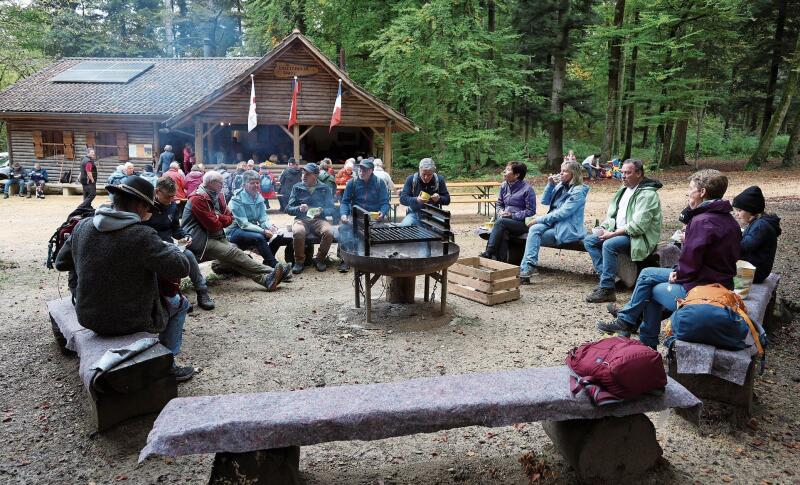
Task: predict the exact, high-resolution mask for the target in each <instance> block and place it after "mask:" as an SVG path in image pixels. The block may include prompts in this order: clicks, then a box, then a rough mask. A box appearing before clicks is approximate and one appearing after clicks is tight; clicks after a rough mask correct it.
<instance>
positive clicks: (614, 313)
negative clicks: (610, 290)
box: [606, 303, 619, 318]
mask: <svg viewBox="0 0 800 485" xmlns="http://www.w3.org/2000/svg"><path fill="white" fill-rule="evenodd" d="M606 311H607V312H608V313H610V314H611V316H612V317H614V318H617V314H618V313H619V307H618V306H617V304H616V303H609V304H608V305H606Z"/></svg>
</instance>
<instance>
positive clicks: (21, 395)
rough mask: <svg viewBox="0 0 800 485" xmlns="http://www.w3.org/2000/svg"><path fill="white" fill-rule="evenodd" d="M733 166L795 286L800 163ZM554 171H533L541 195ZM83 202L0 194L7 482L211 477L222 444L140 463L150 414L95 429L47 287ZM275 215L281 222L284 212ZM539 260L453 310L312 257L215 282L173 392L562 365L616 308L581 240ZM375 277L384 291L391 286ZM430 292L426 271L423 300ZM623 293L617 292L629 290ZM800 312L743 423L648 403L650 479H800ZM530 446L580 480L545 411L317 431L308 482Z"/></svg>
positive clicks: (519, 477) (552, 476) (465, 213)
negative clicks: (368, 290) (368, 430)
mask: <svg viewBox="0 0 800 485" xmlns="http://www.w3.org/2000/svg"><path fill="white" fill-rule="evenodd" d="M688 174H689V172H688V171H684V170H679V171H673V172H668V173H664V174H663V177H662V180H663V182H664V184H665V187H664V188H663V189H661V191H660V192H659V193H660V196H661V200H662V204H663V209H664V214H665V217H664V229H663V233H662V240H666V239H667V238H668V237H669V236H670V235H671V234H672V232H674V230H675V229H676V228H678V225H679V224H678V222H677V215H678V213H679V212H680V210H681V209H682V208H683V207H684V205H685V197H684V195H685V192H686V177H687V176H688ZM730 176H731V186H730V187H729V190H728V196H729V197H732V196H733V195H735V194H737V193H738V192H740V191H741V190H742V189H744V188H745V187H747V186H749V185H753V184H758V185H760V186H761V187H762V189H763V191H764V193H765V194H766V195H767V196H768V202H767V207H768V210H769V211H774V212H777V213H778V214H779V215H780V216H781V217H782V218H783V220H782V226H783V236H782V237H781V238H780V240H779V254H778V258H777V261H776V264H775V271H777V272H779V273H782V274H783V280H782V282H781V285H780V289H779V294H780V295H781V296H782V297H783V298H785V299H787V300H792V301H795V302H797V301H800V258H798V257H797V255H798V254H800V240H798V234H800V191H799V190H798V186H800V170H791V171H787V170H780V169H777V168H775V169H773V168H770V169H766V170H762V171H759V172H733V173H730ZM542 184H543V179H537V180H536V185H535V186H536V189H537V192H538V193H539V195H541V190H542ZM591 187H592V190H591V192H590V194H589V201H588V203H587V207H586V221H587V226H588V225H589V224H590V221H594V219H595V218H601V219H602V217H603V214H604V211H605V207H606V204H607V202H608V200H609V198H610V196H611V194H612V193H613V191H614V190H615V189H616V188H617V187H618V185H617V183H616V182H613V181H603V182H593V183H592V185H591ZM98 201H99V199H98ZM78 202H79V198H78V197H62V196H49V197H47V199H45V200H36V199H21V198H17V197H13V198H11V199H9V200H0V220H2V221H3V225H2V227H1V228H0V322H3V323H2V338H0V415H2V422H0V443H2V446H0V482H2V483H70V484H89V483H98V484H99V483H114V482H120V481H126V480H127V481H128V482H129V483H206V482H207V480H208V476H209V472H210V469H211V464H212V461H213V456H211V455H195V456H184V457H178V458H155V459H149V460H147V461H146V462H144V463H143V464H141V465H140V464H137V455H138V453H139V450H140V449H141V448H142V447H143V446H144V443H145V439H146V437H147V433H148V431H149V430H150V428H151V426H152V424H153V420H154V416H147V417H141V418H137V419H133V420H131V421H129V422H126V423H124V424H122V425H119V426H117V427H116V428H114V429H112V430H110V431H108V432H105V433H103V434H98V433H95V432H93V430H92V424H91V419H90V414H89V409H88V402H87V397H86V391H85V389H84V387H83V384H82V383H81V381H80V379H79V378H78V372H77V369H78V362H77V360H76V359H75V358H72V357H67V356H64V355H62V354H61V353H60V352H59V351H58V348H57V346H56V343H55V341H54V339H53V335H52V333H51V330H50V322H49V320H48V316H47V311H46V309H45V303H46V301H47V300H50V299H54V298H58V297H59V296H60V295H64V294H66V291H67V290H66V278H65V277H64V276H63V275H62V276H61V277H59V276H58V275H57V273H55V272H54V271H48V270H47V269H45V267H44V262H45V259H46V255H47V247H46V246H47V240H48V238H49V237H50V235H51V234H52V232H53V231H54V230H55V228H56V227H57V226H58V225H59V224H60V223H61V222H62V220H63V219H64V217H65V216H66V214H67V213H68V212H70V211H71V210H72V209H73V208H74V207H75V206H76V205H77V204H78ZM474 210H475V207H474V206H472V205H460V206H458V207H457V208H456V209H455V229H456V233H457V236H456V240H457V242H458V244H459V245H460V246H461V254H462V256H473V255H477V254H478V252H479V251H480V250H482V247H483V242H482V241H481V240H479V239H478V238H477V237H476V236H474V235H473V234H472V232H471V231H472V229H473V228H474V227H476V226H477V225H479V224H480V223H481V222H482V221H483V220H484V219H485V218H484V217H482V216H477V215H475V214H474ZM270 217H271V218H272V219H273V222H275V223H276V224H278V225H281V224H285V223H286V222H288V219H289V218H288V216H285V215H271V216H270ZM280 256H282V254H281V255H280ZM541 263H542V266H543V267H544V268H545V270H544V271H542V273H541V275H540V276H538V277H537V278H536V279H535V280H534V281H533V284H531V285H528V286H523V287H522V298H521V299H519V300H517V301H514V302H510V303H506V304H502V305H498V306H495V307H485V306H482V305H480V304H477V303H474V302H471V301H468V300H465V299H463V298H460V297H457V296H455V295H451V296H450V297H449V299H448V312H449V313H448V315H447V316H446V317H445V318H432V317H431V316H427V317H426V315H425V314H424V313H421V314H418V315H416V316H412V317H410V318H408V319H404V320H396V319H395V320H393V321H388V322H379V323H375V324H369V325H365V324H364V321H363V317H362V314H361V313H359V312H354V311H353V310H352V307H353V290H352V287H351V285H352V273H350V274H348V275H341V274H339V273H337V272H336V271H333V270H329V271H328V272H326V273H318V272H316V271H313V268H312V269H310V270H307V271H306V272H305V273H303V274H302V275H300V276H299V277H296V278H295V281H294V282H293V283H290V284H286V285H282V287H281V288H280V290H279V291H277V292H276V293H269V294H268V293H265V292H263V291H262V290H261V289H259V288H258V287H257V286H255V285H254V284H253V283H252V282H251V281H249V280H247V279H244V278H233V279H227V280H220V281H216V282H214V284H213V286H212V288H211V294H212V297H213V298H214V299H215V300H216V304H217V308H216V309H215V310H214V311H211V312H204V311H202V310H199V309H195V311H194V313H193V314H191V315H190V317H189V318H188V319H187V321H186V327H185V337H184V345H183V351H182V354H181V355H180V356H179V360H180V362H182V363H190V364H192V365H195V366H197V367H198V368H201V369H202V371H201V372H200V373H199V374H198V375H196V376H195V378H194V379H192V380H190V381H188V382H186V383H183V384H180V385H179V387H178V394H179V395H180V396H196V395H209V394H226V393H234V392H259V391H286V390H290V389H301V388H309V387H314V386H323V385H324V386H336V385H341V384H354V383H376V382H387V381H397V380H403V379H410V378H416V377H424V376H436V375H440V374H459V373H467V372H481V371H497V370H506V369H515V368H525V367H533V366H555V365H561V364H562V363H563V361H564V357H565V356H566V354H567V351H568V350H569V349H571V348H572V347H574V346H576V345H578V344H580V343H582V342H585V341H589V340H595V339H597V338H598V337H600V335H599V334H598V333H597V331H596V329H595V323H596V321H598V320H600V319H604V318H606V317H607V315H606V313H605V310H604V305H592V304H588V303H585V302H584V300H583V297H584V295H585V294H587V293H589V292H590V291H591V289H592V288H593V287H594V286H595V285H596V283H597V281H596V277H593V276H592V275H591V263H590V261H589V258H588V256H587V255H586V254H585V253H575V252H569V251H564V252H558V251H555V250H550V249H543V250H542V257H541ZM207 266H208V263H206V264H204V265H203V267H204V269H205V271H208V272H210V267H207ZM419 283H421V278H420V279H418V284H419ZM376 289H377V291H376V292H375V293H376V294H379V293H381V292H380V284H378V285H377V286H376ZM421 292H422V290H421V285H420V286H419V287H418V291H417V296H418V298H419V296H420V295H421ZM629 296H630V292H629V291H621V292H618V302H620V303H623V302H625V301H627V299H628V297H629ZM190 297H191V298H192V299H193V298H194V294H193V293H192V294H191V295H190ZM376 298H377V297H376ZM797 324H798V317H795V320H794V322H793V324H792V325H787V326H785V327H784V328H783V329H782V330H780V331H779V332H777V333H776V334H775V335H771V336H770V341H771V347H770V349H769V361H768V367H767V370H766V372H765V374H764V375H763V376H762V377H759V378H757V379H756V384H755V394H756V398H757V399H756V403H755V406H754V417H753V420H752V421H751V422H750V425H749V426H748V427H745V428H743V429H732V428H731V427H730V426H729V425H727V424H726V423H725V422H724V421H723V420H714V418H713V417H710V418H709V419H708V420H706V421H704V422H703V424H702V425H701V426H700V427H699V428H698V427H695V426H692V425H690V424H688V423H687V422H686V421H684V420H682V419H681V418H679V417H677V416H676V415H675V414H673V413H668V412H664V413H656V414H654V415H652V416H651V419H652V420H653V422H654V424H655V426H656V433H657V436H658V440H659V442H660V444H661V446H662V447H663V449H664V458H665V459H666V462H667V464H666V465H665V466H663V467H660V468H659V470H658V471H656V472H654V473H653V474H652V475H651V476H649V477H647V478H646V479H645V480H644V482H643V483H653V484H655V483H659V484H661V483H720V482H730V483H793V482H794V483H800V467H799V466H798V465H800V405H799V404H798V402H800V368H799V367H798V360H800V357H798V351H797V348H798V343H799V342H800V332H798V327H797ZM530 453H533V454H535V456H536V457H537V459H540V460H541V468H540V470H539V471H540V472H546V473H542V475H541V476H540V477H539V482H541V483H570V482H575V481H576V480H577V478H576V476H575V474H574V473H573V472H572V471H571V470H570V468H569V467H568V466H567V465H566V463H565V461H564V460H563V459H562V458H561V456H560V455H559V454H558V453H557V451H556V450H555V449H554V447H553V445H552V444H551V443H550V440H549V439H548V438H547V436H546V435H545V433H544V431H543V429H542V426H541V425H540V424H539V423H531V424H520V425H516V426H508V427H502V428H494V429H489V428H481V427H470V428H462V429H453V430H449V431H444V432H438V433H431V434H417V435H413V436H406V437H399V438H392V439H385V440H379V441H372V442H361V441H353V442H335V443H326V444H320V445H315V446H308V447H304V448H302V451H301V459H300V468H301V472H302V475H303V477H304V479H305V480H306V481H307V482H308V483H311V484H332V483H340V484H351V483H365V484H367V483H371V484H378V483H381V484H386V483H409V484H411V483H426V484H427V483H456V482H458V483H496V484H525V483H528V481H529V479H528V478H527V476H526V473H525V471H524V470H523V467H522V465H521V464H520V461H519V460H520V458H522V457H523V456H526V455H528V454H530ZM529 457H530V455H529Z"/></svg>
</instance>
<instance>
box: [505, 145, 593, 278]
mask: <svg viewBox="0 0 800 485" xmlns="http://www.w3.org/2000/svg"><path fill="white" fill-rule="evenodd" d="M588 193H589V186H588V185H585V184H584V183H583V174H582V173H581V166H580V165H578V162H576V161H574V160H573V161H571V162H564V163H562V164H561V173H560V174H559V175H551V176H550V177H548V178H547V186H546V187H545V189H544V195H543V196H542V204H544V205H547V206H550V208H549V209H548V210H547V214H545V215H543V216H539V217H534V218H532V220H531V221H530V222H528V226H529V227H530V229H528V240H527V242H526V243H525V256H523V258H522V264H521V265H520V271H519V276H520V278H530V277H531V276H533V275H534V274H536V273H537V271H536V265H537V264H539V247H540V246H541V245H542V244H544V245H545V246H558V245H561V244H567V243H571V242H575V241H580V240H581V239H583V237H584V236H585V235H586V229H585V228H584V227H583V209H584V207H585V206H586V194H588Z"/></svg>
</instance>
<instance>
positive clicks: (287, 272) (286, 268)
mask: <svg viewBox="0 0 800 485" xmlns="http://www.w3.org/2000/svg"><path fill="white" fill-rule="evenodd" d="M278 266H282V267H283V279H282V280H281V282H283V283H291V282H292V265H291V264H281V263H278V264H276V265H275V267H276V268H277V267H278Z"/></svg>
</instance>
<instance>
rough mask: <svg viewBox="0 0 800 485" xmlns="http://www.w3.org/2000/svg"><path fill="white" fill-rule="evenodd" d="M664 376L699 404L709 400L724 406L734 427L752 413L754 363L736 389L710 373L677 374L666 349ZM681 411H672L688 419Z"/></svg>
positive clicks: (672, 358) (733, 385) (675, 363)
mask: <svg viewBox="0 0 800 485" xmlns="http://www.w3.org/2000/svg"><path fill="white" fill-rule="evenodd" d="M667 360H668V363H669V372H668V375H669V376H670V377H671V378H673V379H675V380H676V381H678V382H680V383H681V385H683V387H685V388H686V389H687V390H688V391H689V392H691V393H692V394H694V395H695V396H697V397H699V398H700V399H702V400H703V401H706V400H710V401H715V402H718V403H721V404H724V405H725V406H727V407H728V410H729V412H728V420H729V421H730V422H731V423H732V424H733V425H735V426H742V425H743V424H745V422H746V421H747V419H748V418H749V417H750V415H751V414H752V410H753V381H754V379H755V373H756V360H757V359H753V360H752V361H751V362H750V367H748V368H747V375H746V376H745V380H744V385H742V386H740V385H738V384H735V383H733V382H730V381H726V380H725V379H721V378H719V377H717V376H713V375H711V374H678V359H677V358H676V356H675V352H674V351H673V350H670V353H669V358H668V359H667ZM685 411H686V410H683V409H676V412H677V413H678V415H679V416H682V417H684V418H686V419H689V420H690V421H691V419H690V417H689V416H686V415H685Z"/></svg>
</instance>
